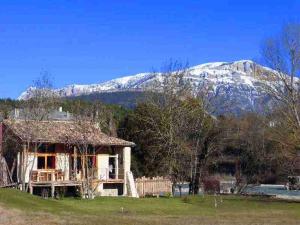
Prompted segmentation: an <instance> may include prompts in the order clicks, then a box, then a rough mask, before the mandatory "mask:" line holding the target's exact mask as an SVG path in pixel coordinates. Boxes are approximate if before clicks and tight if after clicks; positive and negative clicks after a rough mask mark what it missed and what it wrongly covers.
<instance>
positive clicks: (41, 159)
mask: <svg viewBox="0 0 300 225" xmlns="http://www.w3.org/2000/svg"><path fill="white" fill-rule="evenodd" d="M37 168H38V169H46V162H45V157H44V156H38V160H37Z"/></svg>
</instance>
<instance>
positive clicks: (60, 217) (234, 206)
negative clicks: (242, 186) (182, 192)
mask: <svg viewBox="0 0 300 225" xmlns="http://www.w3.org/2000/svg"><path fill="white" fill-rule="evenodd" d="M222 199H223V202H221V199H220V198H218V207H217V208H215V200H214V197H213V196H205V197H202V196H197V197H189V198H144V199H132V198H123V197H118V198H112V197H101V198H96V199H95V200H79V199H73V198H66V199H63V200H53V199H48V200H45V199H41V198H40V197H37V196H32V195H29V194H26V193H22V192H20V191H18V190H12V189H0V224H10V225H12V224H114V225H115V224H130V225H133V224H151V225H155V224H166V225H167V224H186V225H193V224H212V225H213V224H214V225H215V224H226V225H227V224H228V225H229V224H243V225H247V224H255V225H258V224H281V225H282V224H286V225H288V224H289V225H290V224H300V203H289V202H283V201H275V200H272V199H269V198H258V197H255V198H253V197H248V198H247V197H237V196H224V197H223V198H222Z"/></svg>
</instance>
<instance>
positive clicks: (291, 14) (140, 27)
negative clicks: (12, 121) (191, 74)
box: [0, 0, 300, 98]
mask: <svg viewBox="0 0 300 225" xmlns="http://www.w3.org/2000/svg"><path fill="white" fill-rule="evenodd" d="M299 12H300V1H298V0H286V1H284V0H282V1H278V0H269V1H268V0H264V1H262V0H261V1H256V0H252V1H243V0H239V1H233V0H227V1H225V0H223V1H222V0H220V1H217V0H214V1H200V0H198V1H189V0H185V1H183V0H173V1H167V0H160V1H157V0H151V1H150V0H149V1H130V0H126V1H125V0H122V1H121V0H120V1H117V0H111V1H100V0H98V1H97V0H57V1H55V0H51V1H47V0H43V1H41V0H35V1H34V0H27V1H17V0H15V1H11V0H1V6H0V85H1V86H0V97H2V98H4V97H10V98H16V97H18V96H19V94H20V93H21V92H22V91H23V90H25V89H26V88H27V87H28V86H30V85H31V84H32V81H33V80H34V79H35V78H37V77H39V74H40V73H41V72H42V71H48V72H49V73H50V74H51V76H52V77H53V79H54V84H55V86H56V87H62V86H64V85H67V84H72V83H80V84H89V83H99V82H102V81H106V80H109V79H112V78H117V77H121V76H124V75H131V74H135V73H138V72H145V71H150V70H151V69H152V68H160V67H161V65H162V64H163V63H164V62H166V61H167V60H168V59H170V58H173V59H179V60H182V61H188V62H189V64H190V65H196V64H200V63H205V62H211V61H233V60H239V59H256V58H258V57H259V45H260V43H261V40H262V39H263V38H264V37H266V36H269V35H272V34H275V33H277V32H278V31H279V30H280V27H281V26H282V25H283V24H284V23H285V22H289V21H295V20H296V21H299Z"/></svg>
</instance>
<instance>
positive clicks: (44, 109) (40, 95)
mask: <svg viewBox="0 0 300 225" xmlns="http://www.w3.org/2000/svg"><path fill="white" fill-rule="evenodd" d="M52 88H53V84H52V81H51V79H50V77H49V74H48V73H47V72H45V73H42V74H41V77H40V78H37V79H36V80H35V81H33V88H32V89H31V93H30V95H31V97H30V99H28V100H25V101H22V102H21V103H20V104H19V106H20V109H16V112H15V115H14V117H15V119H22V120H24V121H25V124H26V126H27V127H28V130H31V132H28V133H27V134H26V137H27V138H26V140H25V142H26V144H24V146H22V148H23V149H22V151H21V161H22V165H21V167H22V168H21V177H20V180H21V186H22V190H23V191H26V192H27V191H28V188H29V187H30V184H31V176H32V171H33V166H34V162H35V160H36V155H37V151H38V149H39V147H40V146H41V145H42V144H43V142H41V141H40V140H39V139H38V138H39V137H38V135H37V134H38V133H39V129H40V127H39V126H38V124H39V123H38V122H40V121H43V120H50V118H49V116H50V114H51V113H52V112H53V111H54V110H55V108H56V107H57V103H58V100H57V96H56V95H55V93H54V92H53V91H52ZM32 121H35V122H36V124H37V125H36V126H32ZM32 129H36V130H32ZM29 150H33V158H29V154H28V151H29ZM29 167H30V168H29ZM27 170H29V183H28V185H27V186H26V185H25V183H26V182H25V180H26V179H25V176H26V171H27Z"/></svg>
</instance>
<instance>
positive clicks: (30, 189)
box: [29, 184, 33, 194]
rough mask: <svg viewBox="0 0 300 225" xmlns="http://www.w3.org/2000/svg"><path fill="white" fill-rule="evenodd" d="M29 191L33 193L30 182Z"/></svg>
mask: <svg viewBox="0 0 300 225" xmlns="http://www.w3.org/2000/svg"><path fill="white" fill-rule="evenodd" d="M29 193H30V194H33V187H32V185H31V184H29Z"/></svg>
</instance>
